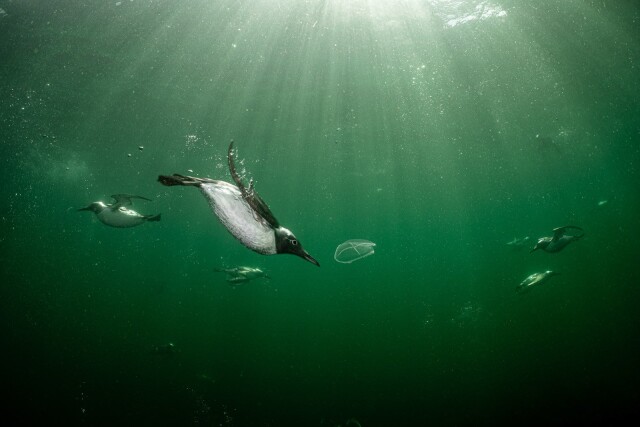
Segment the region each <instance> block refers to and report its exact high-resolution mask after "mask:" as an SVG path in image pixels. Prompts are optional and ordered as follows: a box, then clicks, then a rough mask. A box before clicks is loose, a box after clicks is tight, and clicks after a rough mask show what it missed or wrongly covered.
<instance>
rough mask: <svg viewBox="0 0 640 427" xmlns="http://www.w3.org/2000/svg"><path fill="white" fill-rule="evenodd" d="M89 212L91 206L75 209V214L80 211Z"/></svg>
mask: <svg viewBox="0 0 640 427" xmlns="http://www.w3.org/2000/svg"><path fill="white" fill-rule="evenodd" d="M90 210H91V206H87V207H86V208H80V209H76V212H80V211H90Z"/></svg>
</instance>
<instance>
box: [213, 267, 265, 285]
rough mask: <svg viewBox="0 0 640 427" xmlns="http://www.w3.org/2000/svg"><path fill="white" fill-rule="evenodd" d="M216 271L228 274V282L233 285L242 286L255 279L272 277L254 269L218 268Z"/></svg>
mask: <svg viewBox="0 0 640 427" xmlns="http://www.w3.org/2000/svg"><path fill="white" fill-rule="evenodd" d="M214 271H216V272H218V273H227V282H229V284H231V285H240V284H242V283H246V282H248V281H250V280H253V279H259V278H261V277H264V278H265V279H270V277H269V276H268V275H267V273H265V272H264V271H262V270H260V269H259V268H254V267H244V266H242V267H235V268H216V269H214Z"/></svg>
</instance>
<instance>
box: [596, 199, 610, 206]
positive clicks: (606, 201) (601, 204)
mask: <svg viewBox="0 0 640 427" xmlns="http://www.w3.org/2000/svg"><path fill="white" fill-rule="evenodd" d="M607 203H609V201H608V200H600V201H599V202H598V206H604V205H606V204H607Z"/></svg>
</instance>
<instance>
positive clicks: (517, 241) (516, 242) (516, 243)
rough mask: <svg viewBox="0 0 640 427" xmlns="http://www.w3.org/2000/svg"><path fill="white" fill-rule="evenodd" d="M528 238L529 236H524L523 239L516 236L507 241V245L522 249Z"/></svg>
mask: <svg viewBox="0 0 640 427" xmlns="http://www.w3.org/2000/svg"><path fill="white" fill-rule="evenodd" d="M528 240H529V236H526V237H523V238H521V239H518V238H517V237H514V238H513V240H512V241H510V242H507V246H511V247H512V248H514V249H521V248H522V247H523V246H524V245H525V243H527V241H528Z"/></svg>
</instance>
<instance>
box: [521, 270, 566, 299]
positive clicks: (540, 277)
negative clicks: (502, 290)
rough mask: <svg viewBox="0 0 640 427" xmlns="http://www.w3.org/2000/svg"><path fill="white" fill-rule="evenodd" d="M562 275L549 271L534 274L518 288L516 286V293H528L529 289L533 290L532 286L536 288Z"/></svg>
mask: <svg viewBox="0 0 640 427" xmlns="http://www.w3.org/2000/svg"><path fill="white" fill-rule="evenodd" d="M558 274H560V273H555V272H553V271H551V270H547V271H545V272H543V273H533V274H532V275H531V276H529V277H527V278H526V279H524V280H523V281H522V283H520V284H519V285H518V286H516V291H517V292H518V293H519V294H522V293H525V292H526V291H528V290H529V289H531V287H532V286H536V285H539V284H541V283H544V282H546V281H547V280H548V279H549V278H550V277H553V276H557V275H558Z"/></svg>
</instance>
